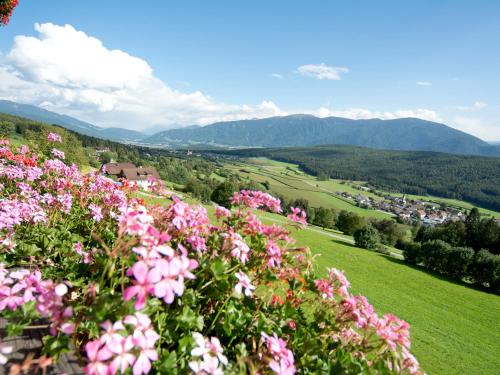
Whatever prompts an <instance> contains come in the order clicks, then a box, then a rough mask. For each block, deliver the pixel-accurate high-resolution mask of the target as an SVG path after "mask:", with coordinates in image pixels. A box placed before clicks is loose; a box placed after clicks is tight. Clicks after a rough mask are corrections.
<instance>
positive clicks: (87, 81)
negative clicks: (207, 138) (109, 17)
mask: <svg viewBox="0 0 500 375" xmlns="http://www.w3.org/2000/svg"><path fill="white" fill-rule="evenodd" d="M35 30H36V31H37V32H38V35H37V36H36V37H31V36H17V37H15V39H14V45H13V47H12V49H11V50H10V52H9V53H7V54H6V55H4V56H0V98H3V99H8V100H13V101H19V102H22V103H30V104H36V105H40V104H43V106H44V108H47V109H49V110H53V111H56V112H60V113H65V114H68V115H72V116H75V117H78V118H81V119H83V120H86V121H89V122H92V123H95V124H98V125H104V126H122V127H129V128H135V129H142V128H146V127H149V126H152V125H156V124H161V125H166V124H194V123H198V124H208V123H211V122H214V121H220V120H237V119H244V118H262V117H269V116H277V115H283V114H285V112H283V111H281V110H280V109H279V108H278V107H277V106H276V105H275V104H274V103H273V102H270V101H262V102H261V103H260V104H258V105H253V106H252V105H233V104H226V103H221V102H217V101H215V100H214V99H212V98H211V97H210V96H207V95H205V94H204V93H202V92H200V91H194V92H190V93H184V92H180V91H177V90H174V89H172V88H171V87H169V86H168V85H167V84H165V83H164V82H162V81H161V80H160V79H158V78H157V77H155V75H154V72H153V69H152V68H151V67H150V66H149V64H148V63H147V62H146V61H145V60H143V59H141V58H138V57H134V56H131V55H129V54H127V53H125V52H123V51H120V50H110V49H108V48H106V47H105V46H104V45H103V44H102V42H101V41H100V40H98V39H96V38H93V37H91V36H88V35H87V34H85V33H84V32H82V31H78V30H76V29H75V28H74V27H72V26H71V25H65V26H58V25H54V24H51V23H45V24H35Z"/></svg>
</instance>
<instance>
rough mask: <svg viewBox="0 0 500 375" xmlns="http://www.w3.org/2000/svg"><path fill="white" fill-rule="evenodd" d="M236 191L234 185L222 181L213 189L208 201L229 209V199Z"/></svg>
mask: <svg viewBox="0 0 500 375" xmlns="http://www.w3.org/2000/svg"><path fill="white" fill-rule="evenodd" d="M236 190H238V188H237V187H236V185H235V184H233V183H231V182H229V181H224V182H222V183H221V184H219V185H218V186H217V187H216V188H215V189H214V191H213V192H212V195H211V196H210V199H211V200H212V201H213V202H215V203H217V204H219V205H221V206H223V207H226V208H230V207H231V203H230V199H231V197H232V196H233V193H234V192H235V191H236Z"/></svg>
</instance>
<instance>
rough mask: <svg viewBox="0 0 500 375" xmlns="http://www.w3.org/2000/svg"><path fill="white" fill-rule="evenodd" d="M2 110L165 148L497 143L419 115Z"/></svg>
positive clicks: (474, 150) (5, 104) (465, 148)
mask: <svg viewBox="0 0 500 375" xmlns="http://www.w3.org/2000/svg"><path fill="white" fill-rule="evenodd" d="M0 112H4V113H8V114H11V115H16V116H21V117H25V118H28V119H31V120H35V121H41V122H46V123H50V124H56V125H60V126H62V127H64V128H67V129H69V130H73V131H75V132H78V133H81V134H85V135H90V136H93V137H97V138H104V139H110V140H114V141H119V142H126V143H128V142H132V143H142V144H150V145H160V146H166V147H180V146H188V147H194V146H195V145H196V146H198V147H199V146H203V145H207V146H221V147H230V148H248V147H304V146H315V145H323V144H345V145H353V146H363V147H370V148H376V149H387V150H408V151H417V150H418V151H438V152H445V153H451V154H464V155H484V156H500V145H494V144H489V143H487V142H484V141H483V140H481V139H479V138H477V137H474V136H472V135H470V134H467V133H464V132H462V131H459V130H456V129H453V128H451V127H449V126H446V125H444V124H440V123H437V122H432V121H425V120H421V119H417V118H401V119H394V120H381V119H369V120H352V119H347V118H341V117H326V118H319V117H315V116H312V115H290V116H282V117H270V118H265V119H256V120H239V121H226V122H218V123H215V124H211V125H206V126H199V125H193V126H188V127H184V128H178V129H170V130H163V131H160V132H156V130H160V129H162V127H161V126H156V127H153V128H150V129H147V130H145V131H143V132H139V131H135V130H129V129H124V128H103V127H99V126H96V125H93V124H90V123H88V122H85V121H81V120H78V119H76V118H73V117H70V116H66V115H61V114H58V113H55V112H51V111H48V110H45V109H43V108H40V107H37V106H34V105H29V104H20V103H15V102H11V101H7V100H0Z"/></svg>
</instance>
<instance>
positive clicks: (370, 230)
mask: <svg viewBox="0 0 500 375" xmlns="http://www.w3.org/2000/svg"><path fill="white" fill-rule="evenodd" d="M379 241H380V237H379V234H378V231H377V230H376V229H375V228H374V227H372V226H371V225H367V226H366V227H364V228H361V229H358V230H356V232H354V242H355V243H356V246H358V247H362V248H363V249H370V250H375V249H376V248H377V246H378V243H379Z"/></svg>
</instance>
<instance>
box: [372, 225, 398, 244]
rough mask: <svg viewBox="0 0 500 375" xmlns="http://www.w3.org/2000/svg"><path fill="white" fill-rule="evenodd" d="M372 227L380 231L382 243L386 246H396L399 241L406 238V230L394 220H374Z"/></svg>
mask: <svg viewBox="0 0 500 375" xmlns="http://www.w3.org/2000/svg"><path fill="white" fill-rule="evenodd" d="M371 225H372V226H373V227H375V228H376V229H377V230H378V232H379V234H380V241H381V242H382V243H383V244H385V245H389V246H394V244H395V243H396V242H397V241H398V240H402V239H403V238H404V236H405V230H404V229H403V228H402V227H401V226H399V225H398V224H397V223H396V222H395V221H394V220H390V219H384V220H378V221H377V220H373V221H372V222H371Z"/></svg>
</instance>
